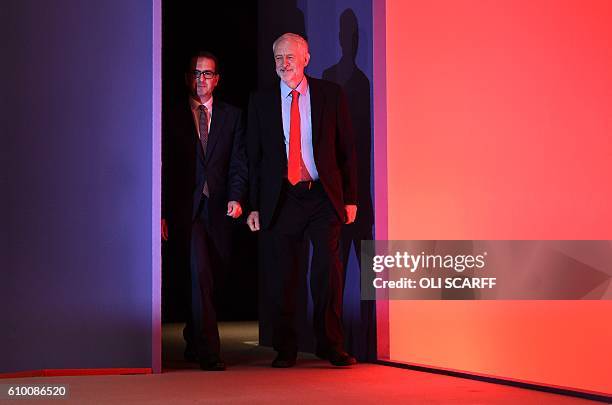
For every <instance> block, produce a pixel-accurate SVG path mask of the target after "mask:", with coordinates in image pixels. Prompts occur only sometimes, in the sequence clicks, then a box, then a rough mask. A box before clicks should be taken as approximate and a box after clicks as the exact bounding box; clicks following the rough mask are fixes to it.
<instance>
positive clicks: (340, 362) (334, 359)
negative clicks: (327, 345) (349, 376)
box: [328, 350, 357, 367]
mask: <svg viewBox="0 0 612 405" xmlns="http://www.w3.org/2000/svg"><path fill="white" fill-rule="evenodd" d="M328 360H329V362H330V363H331V364H332V365H334V366H338V367H343V366H352V365H355V364H357V360H355V358H354V357H353V356H351V355H350V354H348V353H347V352H344V351H335V350H331V351H330V352H329V357H328Z"/></svg>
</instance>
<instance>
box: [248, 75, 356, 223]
mask: <svg viewBox="0 0 612 405" xmlns="http://www.w3.org/2000/svg"><path fill="white" fill-rule="evenodd" d="M307 80H308V86H309V87H310V108H311V117H312V143H313V151H314V159H315V164H316V166H317V171H318V172H319V177H320V180H321V183H322V185H323V188H324V189H325V191H326V193H327V195H328V197H329V199H330V200H331V202H332V204H333V206H334V208H335V210H336V212H337V213H338V216H339V218H340V219H341V220H342V221H343V222H344V216H345V213H344V205H347V204H357V165H356V157H355V143H354V139H353V129H352V126H351V120H350V117H349V112H348V106H347V102H346V96H345V95H344V92H343V91H342V89H341V87H340V86H338V85H337V84H335V83H332V82H328V81H325V80H319V79H314V78H312V77H307ZM280 97H281V96H280V84H278V82H277V84H276V85H275V86H274V87H273V88H272V89H270V90H268V91H262V92H256V93H253V94H251V99H250V103H249V116H248V125H247V150H248V156H249V178H250V186H251V188H250V198H249V200H250V203H251V209H252V210H253V211H259V219H260V225H261V227H262V229H266V228H268V227H269V226H270V224H271V222H272V218H273V216H274V212H275V210H276V207H277V205H278V200H279V196H280V193H281V188H282V185H283V179H284V178H286V177H287V153H286V150H285V142H284V136H283V123H282V112H281V99H280Z"/></svg>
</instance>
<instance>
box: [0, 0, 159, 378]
mask: <svg viewBox="0 0 612 405" xmlns="http://www.w3.org/2000/svg"><path fill="white" fill-rule="evenodd" d="M2 7H3V13H2V14H3V17H2V18H1V19H2V24H1V25H2V28H1V30H2V31H3V32H2V35H1V36H0V37H1V38H2V49H3V50H4V52H3V65H4V66H3V70H4V74H3V79H4V80H3V81H4V83H3V86H2V87H3V89H2V105H0V107H1V108H0V110H1V111H2V115H3V118H2V127H3V129H2V148H1V149H2V152H1V153H2V188H1V189H2V197H3V198H2V200H3V202H2V214H3V220H2V222H3V229H2V240H1V242H2V248H1V249H2V260H1V263H2V269H1V272H0V294H1V297H2V298H1V299H2V301H1V302H2V306H1V307H2V309H1V310H0V314H1V315H0V316H1V318H0V324H1V325H2V326H1V328H2V333H0V372H14V371H21V370H36V369H43V368H52V369H56V368H106V367H151V366H152V355H151V352H152V348H151V337H152V327H151V325H152V317H151V312H152V311H151V303H152V301H153V298H154V297H152V293H151V291H152V282H153V281H154V279H152V265H153V263H152V257H153V255H152V253H153V252H152V246H155V243H153V244H152V242H151V234H152V230H153V229H158V226H159V225H158V224H156V223H154V222H152V218H153V217H154V214H155V212H154V211H152V204H151V199H152V195H154V192H155V190H156V189H157V186H156V185H155V184H152V178H154V176H155V173H153V167H154V163H155V162H154V161H153V158H152V156H153V147H154V143H153V138H152V130H153V128H152V117H153V115H152V114H153V113H152V111H153V103H152V100H153V98H154V96H153V93H152V92H153V87H152V83H153V65H152V61H153V37H152V33H153V25H152V24H153V9H154V2H151V1H133V0H129V1H126V0H121V1H119V0H111V1H104V2H89V1H88V2H83V1H81V0H72V1H70V0H57V1H53V2H42V1H38V0H27V1H26V0H11V1H8V2H6V1H5V2H3V6H2ZM7 70H8V71H7ZM156 148H157V146H156ZM156 210H157V208H156Z"/></svg>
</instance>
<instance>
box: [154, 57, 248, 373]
mask: <svg viewBox="0 0 612 405" xmlns="http://www.w3.org/2000/svg"><path fill="white" fill-rule="evenodd" d="M218 66H219V64H218V59H217V58H216V57H215V56H214V55H213V54H212V53H210V52H200V53H198V54H197V55H195V56H193V57H192V58H191V62H190V65H189V68H188V70H187V72H186V74H185V82H186V84H187V89H188V92H189V97H188V99H187V100H179V103H178V106H177V108H175V109H174V111H173V112H172V113H171V114H170V115H169V117H168V119H167V120H165V121H164V130H163V138H164V142H163V160H162V162H163V169H162V171H163V184H162V190H163V198H162V199H163V203H162V218H163V219H162V239H163V240H167V241H170V240H172V238H173V237H174V236H173V234H172V231H173V229H181V227H183V228H184V229H185V228H186V229H188V231H189V232H190V235H191V236H190V238H189V243H190V246H189V247H186V246H185V250H187V249H189V255H190V269H191V316H190V318H189V319H188V321H187V325H186V326H185V329H184V331H183V336H184V337H185V340H186V342H187V347H186V349H185V358H186V359H187V360H199V363H200V367H201V368H202V369H203V370H208V371H222V370H225V364H224V362H223V361H222V360H221V357H220V341H219V331H218V328H217V318H216V311H215V301H216V300H215V296H214V289H213V288H214V285H215V282H218V281H219V279H220V275H221V272H222V271H223V268H224V267H226V266H227V264H228V261H229V255H230V244H231V231H232V221H233V220H234V219H236V218H238V217H239V216H240V215H241V214H242V204H241V201H243V200H244V198H245V193H246V183H247V163H246V154H245V149H244V143H243V142H244V140H243V137H244V126H243V121H242V112H241V111H240V110H239V109H238V108H236V107H233V106H231V105H229V104H227V103H224V102H222V101H220V100H218V99H216V98H213V91H214V90H215V88H216V87H217V84H218V83H219V79H220V76H219V72H218Z"/></svg>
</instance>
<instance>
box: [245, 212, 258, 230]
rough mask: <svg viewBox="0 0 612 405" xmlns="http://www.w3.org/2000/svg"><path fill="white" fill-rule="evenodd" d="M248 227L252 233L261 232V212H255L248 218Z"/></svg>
mask: <svg viewBox="0 0 612 405" xmlns="http://www.w3.org/2000/svg"><path fill="white" fill-rule="evenodd" d="M246 222H247V225H248V226H249V228H250V229H251V231H253V232H255V231H259V211H253V212H251V213H250V214H249V216H248V217H247V221H246Z"/></svg>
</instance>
